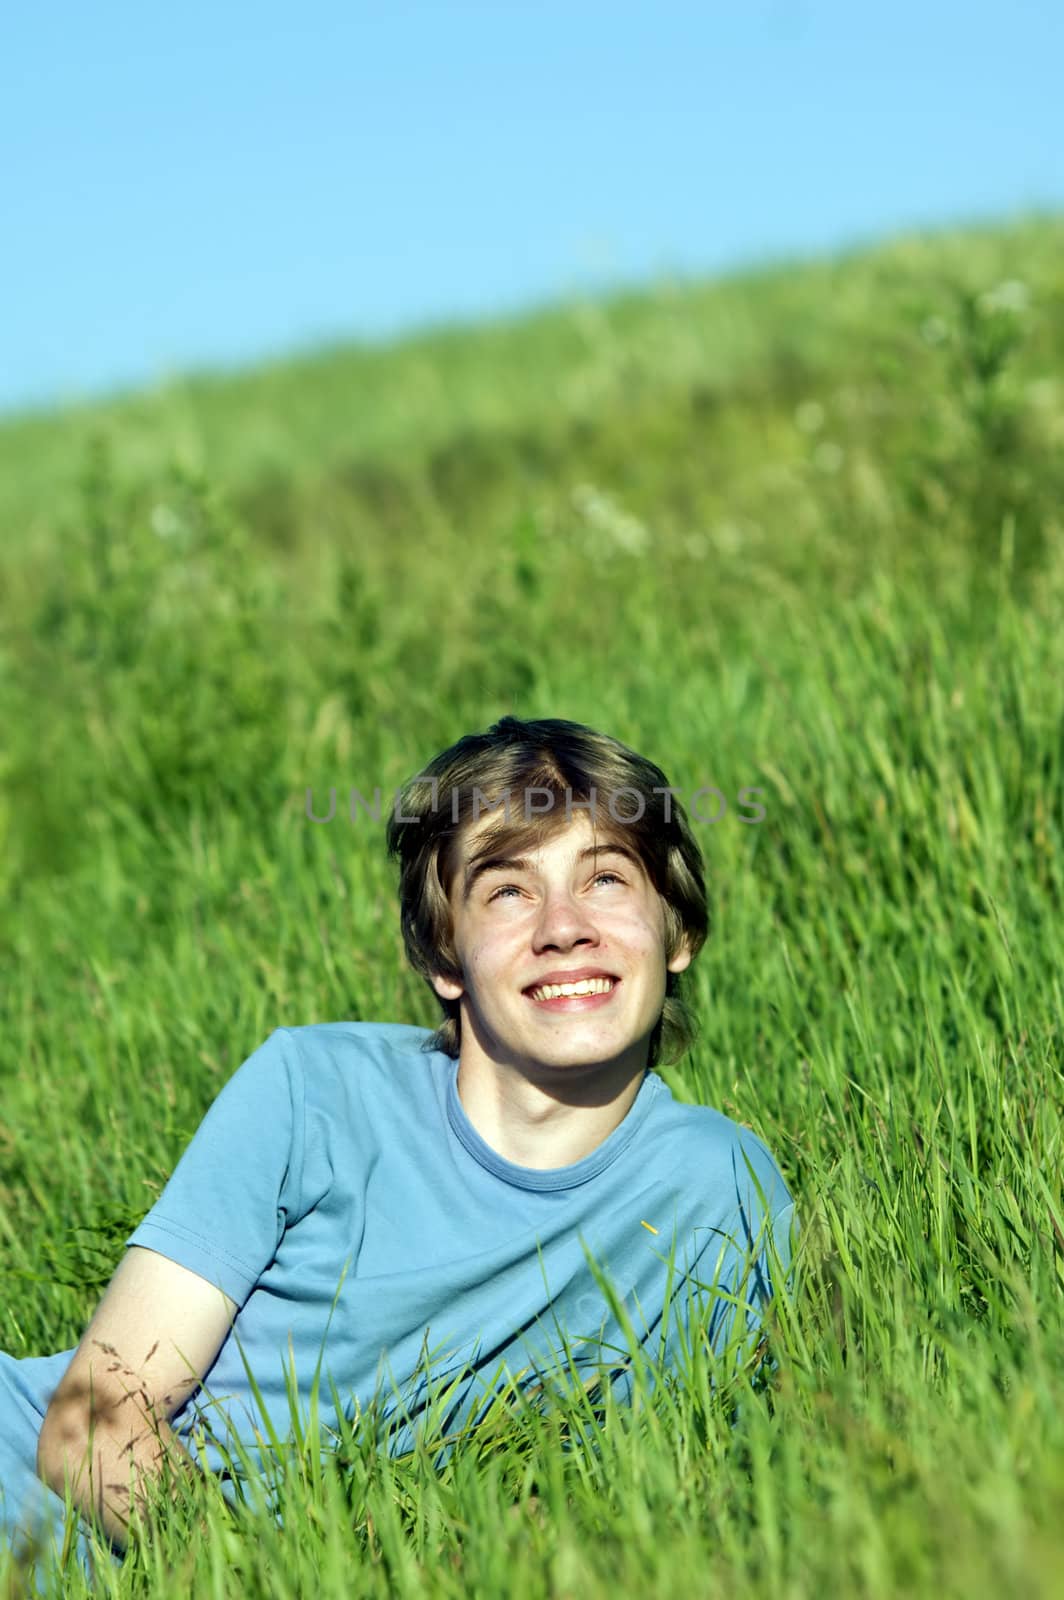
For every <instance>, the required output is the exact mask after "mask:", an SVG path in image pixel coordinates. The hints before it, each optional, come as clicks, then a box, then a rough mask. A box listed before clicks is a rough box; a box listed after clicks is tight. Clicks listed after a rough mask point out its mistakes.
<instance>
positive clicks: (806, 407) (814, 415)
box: [794, 400, 825, 433]
mask: <svg viewBox="0 0 1064 1600" xmlns="http://www.w3.org/2000/svg"><path fill="white" fill-rule="evenodd" d="M824 416H825V412H824V407H823V406H822V405H821V404H820V401H819V400H803V401H802V403H801V405H800V406H798V407H797V408H796V409H795V413H794V425H795V427H796V428H800V429H801V431H802V432H803V433H816V431H817V429H818V428H822V427H823V426H824Z"/></svg>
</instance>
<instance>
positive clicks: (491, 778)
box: [386, 717, 709, 1068]
mask: <svg viewBox="0 0 1064 1600" xmlns="http://www.w3.org/2000/svg"><path fill="white" fill-rule="evenodd" d="M655 788H658V789H660V790H662V791H664V790H667V789H668V780H667V779H666V777H665V774H664V773H663V772H662V771H661V769H660V767H656V766H655V765H654V763H653V762H652V761H648V760H646V759H645V757H643V756H640V755H637V754H636V753H635V751H634V750H629V749H628V747H627V746H626V745H623V744H621V743H620V742H619V741H618V740H617V739H612V738H610V736H609V735H608V734H605V733H597V732H596V731H595V730H594V729H593V728H587V727H585V726H584V725H583V724H582V723H579V722H565V721H562V720H560V719H558V718H546V719H541V720H539V721H534V722H526V721H522V720H520V719H519V718H517V717H503V718H502V719H501V721H499V722H496V723H495V724H494V726H493V727H491V728H489V729H488V731H487V732H486V733H471V734H467V735H466V736H465V737H464V738H462V739H459V740H458V742H457V743H456V744H453V745H451V746H450V748H449V749H447V750H444V751H443V752H442V753H441V754H440V755H438V756H437V757H436V758H435V760H434V761H432V762H431V763H430V764H429V766H428V767H427V768H425V769H424V771H422V772H419V773H418V774H417V775H416V776H415V777H413V778H411V779H409V780H408V781H407V783H405V784H404V785H403V786H402V788H401V790H400V792H399V804H398V805H397V806H396V808H395V809H394V810H393V812H392V815H391V816H390V817H389V819H388V824H387V833H386V837H387V844H388V854H389V856H394V857H396V858H397V859H398V861H399V904H400V920H401V925H402V932H403V943H404V945H405V947H406V954H407V959H408V960H409V962H410V964H411V966H412V967H413V968H414V970H415V972H418V973H420V974H421V976H422V977H423V978H424V979H425V981H426V982H427V983H428V984H429V987H430V988H431V987H432V983H431V975H432V974H433V973H437V974H441V975H443V976H445V977H449V978H452V979H454V980H456V981H457V982H462V981H463V973H462V971H461V968H460V966H459V964H458V957H457V954H456V952H455V949H454V945H453V942H452V940H453V932H454V929H453V923H452V919H451V908H450V903H449V898H448V897H449V892H450V889H451V885H452V883H453V881H454V875H455V872H456V871H457V869H458V867H459V866H460V865H461V853H460V852H461V838H462V835H463V832H464V830H465V828H466V825H467V824H468V823H471V822H474V821H476V820H477V816H479V815H480V814H482V813H483V812H485V811H490V810H494V809H495V808H497V807H502V806H504V805H505V806H508V805H509V800H510V797H511V796H512V795H513V794H514V793H515V792H517V793H520V792H522V791H523V792H524V795H525V800H524V805H523V807H522V808H521V811H520V813H519V815H518V816H517V817H515V818H513V820H509V821H508V820H507V812H506V810H505V809H504V810H503V812H502V816H501V819H500V821H499V822H498V823H497V824H496V825H495V826H493V827H489V828H487V829H486V830H485V833H484V836H483V838H482V840H481V841H479V843H478V852H477V853H478V855H479V854H481V853H482V852H487V851H490V852H491V853H494V852H495V851H496V850H497V849H500V848H505V849H507V850H517V851H520V850H529V849H532V850H534V849H537V848H538V847H540V846H541V845H542V844H543V842H544V840H545V839H547V838H548V837H550V836H551V835H552V834H553V833H555V832H556V831H557V830H558V829H559V827H562V826H564V825H565V824H566V822H567V819H568V818H569V817H571V816H572V815H573V814H574V813H575V815H576V816H580V815H587V816H589V817H590V819H591V821H592V823H593V824H595V828H596V836H598V835H602V836H603V837H605V838H607V839H608V840H611V841H613V842H617V843H626V844H628V845H630V846H631V847H632V848H634V849H635V851H636V854H637V855H638V856H639V859H640V860H641V861H642V863H643V867H644V870H645V871H646V873H647V876H648V877H649V879H650V881H651V883H652V884H653V886H654V888H655V889H656V890H657V892H658V894H659V895H661V897H662V899H663V901H664V910H665V959H666V961H670V960H671V959H672V957H673V956H674V955H675V954H676V952H677V951H678V950H679V948H680V945H681V943H682V941H683V939H684V938H685V937H686V939H687V941H688V944H689V946H690V951H691V959H692V962H693V960H694V958H695V956H696V955H697V954H698V952H699V950H701V948H702V946H703V944H704V943H705V941H706V938H707V936H708V933H709V910H708V906H707V902H706V888H705V878H704V869H703V862H702V852H701V850H700V849H699V847H698V844H697V841H696V840H695V837H694V835H693V833H692V832H691V827H690V824H689V822H688V821H687V816H686V813H685V812H684V809H683V806H682V805H681V804H680V802H679V800H678V799H677V798H676V797H675V796H671V797H670V796H669V795H668V794H667V793H664V792H663V793H659V794H655V793H654V789H655ZM533 790H535V791H537V792H540V793H541V794H543V795H544V797H550V798H551V806H550V809H549V810H546V809H543V807H542V805H541V802H540V801H538V800H537V801H536V802H534V809H533V803H531V802H530V800H529V794H530V791H533ZM566 796H568V801H566ZM588 800H593V801H594V810H590V811H589V810H588V809H587V807H586V805H585V806H584V807H583V809H582V810H579V809H577V806H578V803H579V802H586V801H588ZM640 800H641V801H642V809H641V810H640V811H639V813H638V814H637V815H636V814H634V812H635V805H636V804H637V802H639V801H640ZM606 803H608V820H606V821H605V822H603V821H602V819H601V818H600V812H601V811H602V810H603V809H605V807H606ZM474 806H475V807H476V813H475V812H474ZM559 807H560V810H559ZM567 807H568V809H567ZM667 816H668V820H666V817H667ZM687 971H690V968H688V969H687ZM684 976H685V973H683V972H668V973H666V984H665V1004H664V1006H663V1008H662V1012H661V1016H660V1017H659V1018H658V1021H657V1024H656V1026H655V1028H654V1031H653V1033H652V1034H651V1036H650V1048H649V1052H648V1057H647V1066H648V1068H650V1067H654V1066H655V1065H657V1064H658V1062H662V1063H664V1064H666V1065H669V1064H671V1063H672V1062H674V1061H677V1060H679V1058H680V1057H681V1056H682V1055H683V1054H684V1052H685V1051H686V1050H687V1049H688V1048H689V1047H690V1045H691V1043H692V1041H693V1039H694V1037H695V1034H696V1028H697V1023H696V1019H695V1017H694V1015H693V1013H692V1011H691V1010H690V1008H689V1006H688V1004H687V1002H686V1000H685V998H684V995H683V992H682V990H683V986H682V985H681V982H680V980H681V979H682V978H683V977H684ZM432 993H433V995H434V996H435V998H436V999H437V1000H438V1001H439V1004H440V1005H441V1006H442V1008H443V1011H444V1014H445V1020H444V1022H443V1024H442V1026H441V1027H439V1028H438V1029H437V1031H436V1032H435V1033H434V1034H433V1036H432V1037H431V1039H429V1040H427V1041H426V1044H425V1047H424V1048H425V1049H426V1050H443V1051H445V1052H446V1054H447V1055H449V1056H455V1057H456V1056H457V1055H458V1053H459V1041H460V1035H461V1013H460V1002H459V1001H458V1000H445V999H443V998H442V997H441V996H439V995H437V994H436V991H435V989H433V990H432Z"/></svg>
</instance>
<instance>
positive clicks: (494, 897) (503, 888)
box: [488, 871, 624, 905]
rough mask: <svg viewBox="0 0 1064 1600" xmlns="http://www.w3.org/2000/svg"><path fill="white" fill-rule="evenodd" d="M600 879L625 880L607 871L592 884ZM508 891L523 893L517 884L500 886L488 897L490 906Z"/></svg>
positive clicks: (598, 873) (597, 876) (599, 875)
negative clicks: (513, 890)
mask: <svg viewBox="0 0 1064 1600" xmlns="http://www.w3.org/2000/svg"><path fill="white" fill-rule="evenodd" d="M600 878H612V879H613V881H614V883H621V884H623V883H624V879H623V878H622V877H620V876H619V874H618V873H616V872H605V871H603V872H596V874H595V876H594V877H593V878H592V880H591V881H592V883H598V881H599V879H600ZM508 889H515V890H517V892H518V894H520V892H521V891H520V887H519V885H518V884H516V883H504V884H500V886H499V888H498V889H495V890H494V891H493V892H492V893H491V894H489V896H488V904H489V905H490V904H491V902H492V901H493V900H497V899H498V898H499V896H500V895H505V894H506V891H507V890H508Z"/></svg>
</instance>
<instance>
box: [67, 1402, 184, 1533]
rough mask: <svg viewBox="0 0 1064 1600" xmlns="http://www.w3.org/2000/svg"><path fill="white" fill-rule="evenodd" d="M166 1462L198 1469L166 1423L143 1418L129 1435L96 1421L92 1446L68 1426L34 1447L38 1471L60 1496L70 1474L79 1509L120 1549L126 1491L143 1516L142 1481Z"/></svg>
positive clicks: (173, 1496) (125, 1529) (157, 1474)
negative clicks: (59, 1434)
mask: <svg viewBox="0 0 1064 1600" xmlns="http://www.w3.org/2000/svg"><path fill="white" fill-rule="evenodd" d="M167 1463H169V1464H170V1467H172V1469H173V1471H174V1472H175V1473H189V1472H192V1473H195V1472H198V1470H199V1469H198V1468H197V1466H196V1464H195V1462H194V1461H193V1459H192V1457H191V1456H190V1455H189V1454H188V1452H187V1450H185V1448H184V1446H183V1445H182V1444H181V1443H180V1441H179V1439H178V1437H177V1435H176V1434H175V1433H174V1431H173V1429H172V1428H171V1427H170V1425H169V1423H167V1422H163V1421H158V1422H152V1423H150V1424H149V1423H147V1422H144V1424H143V1426H142V1427H141V1428H140V1430H139V1431H138V1432H137V1433H135V1434H134V1435H133V1436H132V1437H130V1433H129V1430H128V1428H126V1429H124V1430H123V1429H120V1428H119V1427H117V1426H116V1425H115V1424H113V1423H110V1424H109V1423H105V1422H101V1421H99V1420H97V1421H96V1423H95V1424H94V1428H93V1434H92V1448H91V1451H90V1448H89V1441H88V1439H87V1438H86V1437H85V1435H84V1433H83V1432H78V1431H76V1430H71V1431H70V1432H69V1433H68V1434H67V1435H66V1436H65V1437H55V1438H52V1439H50V1440H49V1441H48V1443H47V1446H46V1448H45V1449H43V1450H40V1451H39V1452H38V1463H37V1471H38V1476H39V1477H40V1478H41V1479H42V1480H43V1482H45V1483H46V1484H47V1485H48V1487H49V1488H50V1489H52V1490H53V1491H54V1492H55V1493H56V1494H58V1495H60V1496H62V1495H63V1493H64V1488H65V1480H66V1477H67V1475H69V1478H70V1493H71V1499H72V1500H73V1502H74V1505H75V1506H76V1507H77V1509H78V1511H79V1512H80V1514H81V1515H82V1516H83V1517H84V1518H86V1520H87V1521H89V1522H95V1523H96V1524H97V1525H98V1526H99V1527H101V1528H102V1530H103V1532H104V1533H105V1534H106V1536H107V1538H108V1539H109V1540H110V1541H111V1543H112V1545H114V1546H115V1548H116V1549H118V1550H123V1551H124V1550H125V1549H126V1548H127V1546H128V1543H129V1520H130V1515H131V1493H132V1500H133V1501H134V1502H135V1503H136V1505H137V1508H138V1510H139V1511H140V1513H141V1515H144V1514H145V1513H146V1511H147V1489H146V1482H147V1481H148V1480H157V1479H159V1478H161V1477H162V1475H163V1473H164V1472H165V1471H166V1470H167ZM131 1468H132V1473H131ZM177 1497H178V1496H177V1489H176V1486H174V1485H171V1488H170V1493H169V1499H170V1501H171V1502H175V1501H176V1500H177Z"/></svg>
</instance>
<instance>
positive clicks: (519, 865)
mask: <svg viewBox="0 0 1064 1600" xmlns="http://www.w3.org/2000/svg"><path fill="white" fill-rule="evenodd" d="M592 856H623V857H624V859H625V860H626V861H630V862H631V863H632V865H633V867H635V868H636V870H637V871H638V870H639V869H640V868H641V867H642V865H643V863H642V862H641V861H640V859H639V857H638V856H637V855H636V853H635V851H634V850H629V849H628V847H627V846H626V845H623V844H598V845H595V844H589V845H587V846H586V847H585V848H584V849H583V850H581V851H580V852H579V854H578V855H577V858H576V859H577V861H587V860H589V859H590V858H591V857H592ZM531 870H532V863H531V862H530V861H529V860H528V858H527V856H492V855H489V856H485V857H484V858H483V859H482V860H480V861H477V860H476V859H475V858H474V860H473V861H471V862H470V864H469V866H468V867H467V868H466V871H465V877H464V880H463V888H462V898H463V899H464V900H468V899H469V897H470V895H471V894H472V893H473V889H474V887H475V886H476V884H477V882H478V881H479V879H481V878H482V877H484V875H485V873H488V872H531Z"/></svg>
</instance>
